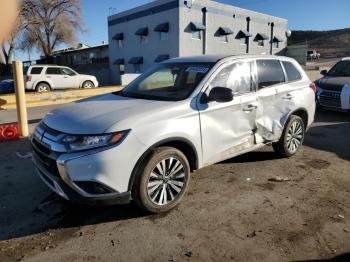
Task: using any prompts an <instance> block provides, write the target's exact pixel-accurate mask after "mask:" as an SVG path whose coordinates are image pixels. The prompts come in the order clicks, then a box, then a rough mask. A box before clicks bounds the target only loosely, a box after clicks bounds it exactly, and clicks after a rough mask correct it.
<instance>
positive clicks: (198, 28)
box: [189, 22, 206, 40]
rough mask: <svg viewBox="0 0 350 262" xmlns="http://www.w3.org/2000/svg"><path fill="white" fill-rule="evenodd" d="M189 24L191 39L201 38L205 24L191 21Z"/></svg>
mask: <svg viewBox="0 0 350 262" xmlns="http://www.w3.org/2000/svg"><path fill="white" fill-rule="evenodd" d="M189 26H190V29H191V33H192V39H197V40H200V39H202V31H203V30H205V29H206V27H205V25H203V24H200V23H195V22H191V23H190V25H189Z"/></svg>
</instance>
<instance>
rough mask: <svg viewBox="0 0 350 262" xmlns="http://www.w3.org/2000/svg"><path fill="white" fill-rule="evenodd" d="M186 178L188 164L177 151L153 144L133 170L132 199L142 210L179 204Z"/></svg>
mask: <svg viewBox="0 0 350 262" xmlns="http://www.w3.org/2000/svg"><path fill="white" fill-rule="evenodd" d="M189 179H190V166H189V163H188V161H187V158H186V156H185V155H184V154H183V153H182V152H181V151H179V150H177V149H175V148H172V147H160V148H157V149H156V150H155V151H154V152H153V153H152V154H151V156H150V157H148V158H147V160H146V161H144V164H143V165H141V167H140V168H139V171H138V173H137V174H136V180H135V183H134V187H133V199H134V200H135V202H136V203H137V204H138V205H139V206H140V207H141V208H142V209H144V210H146V211H149V212H152V213H161V212H166V211H168V210H170V209H172V208H174V207H175V206H176V205H178V204H179V202H180V201H181V199H182V197H183V196H184V194H185V192H186V189H187V187H188V183H189Z"/></svg>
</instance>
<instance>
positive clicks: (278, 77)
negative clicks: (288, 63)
mask: <svg viewBox="0 0 350 262" xmlns="http://www.w3.org/2000/svg"><path fill="white" fill-rule="evenodd" d="M256 65H257V70H258V88H259V89H262V88H265V87H269V86H273V85H277V84H280V83H284V82H285V81H286V79H285V76H284V72H283V69H282V66H281V63H280V61H279V60H270V59H269V60H267V59H266V60H257V61H256Z"/></svg>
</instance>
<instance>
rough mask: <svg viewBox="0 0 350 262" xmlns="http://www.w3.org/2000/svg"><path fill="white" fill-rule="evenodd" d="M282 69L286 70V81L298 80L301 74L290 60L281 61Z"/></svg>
mask: <svg viewBox="0 0 350 262" xmlns="http://www.w3.org/2000/svg"><path fill="white" fill-rule="evenodd" d="M282 64H283V67H284V69H285V70H286V74H287V78H288V82H293V81H298V80H300V79H301V74H300V72H299V71H298V69H297V68H296V67H295V66H294V65H293V63H291V62H287V61H283V62H282Z"/></svg>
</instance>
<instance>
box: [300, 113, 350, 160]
mask: <svg viewBox="0 0 350 262" xmlns="http://www.w3.org/2000/svg"><path fill="white" fill-rule="evenodd" d="M320 122H323V124H322V125H320V124H319V123H320ZM348 134H350V115H349V114H345V113H339V112H331V111H330V112H325V111H323V112H317V114H316V119H315V124H314V125H313V126H312V127H311V128H310V130H309V132H308V133H307V135H306V137H305V141H304V145H306V146H308V147H311V148H314V149H317V150H322V151H327V152H330V153H334V154H336V155H337V156H338V157H340V158H342V159H344V160H348V161H349V160H350V150H349V145H350V136H349V135H348Z"/></svg>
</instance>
